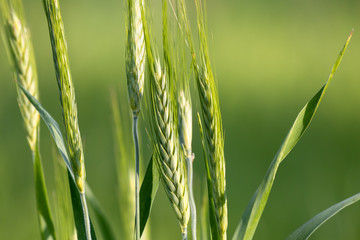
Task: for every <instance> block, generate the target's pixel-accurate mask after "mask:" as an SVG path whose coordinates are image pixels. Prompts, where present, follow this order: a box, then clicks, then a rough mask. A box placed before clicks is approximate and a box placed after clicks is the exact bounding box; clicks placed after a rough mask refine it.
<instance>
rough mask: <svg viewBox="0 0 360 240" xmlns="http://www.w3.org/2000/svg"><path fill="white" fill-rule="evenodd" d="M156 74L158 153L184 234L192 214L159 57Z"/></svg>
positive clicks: (153, 80) (154, 114)
mask: <svg viewBox="0 0 360 240" xmlns="http://www.w3.org/2000/svg"><path fill="white" fill-rule="evenodd" d="M154 73H155V74H154V75H153V76H152V78H151V100H152V110H153V111H152V118H153V130H154V136H155V139H156V153H157V154H158V158H159V168H160V170H161V173H162V179H163V183H164V186H165V190H166V193H167V196H168V198H169V200H170V202H171V203H172V206H173V209H174V210H175V213H176V216H177V218H178V221H179V223H180V227H181V232H182V234H183V236H185V235H186V234H187V224H188V221H189V217H190V209H189V200H188V189H187V184H186V176H185V166H184V162H183V161H182V158H181V157H180V156H179V153H180V152H179V142H178V139H177V132H176V129H177V128H176V126H175V122H174V111H173V105H172V104H173V103H172V98H171V96H170V92H169V86H168V81H166V73H165V72H163V71H162V70H161V65H160V62H159V60H156V62H155V72H154Z"/></svg>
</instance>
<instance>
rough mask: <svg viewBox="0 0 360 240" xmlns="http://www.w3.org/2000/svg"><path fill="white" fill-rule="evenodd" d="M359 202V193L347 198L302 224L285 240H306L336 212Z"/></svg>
mask: <svg viewBox="0 0 360 240" xmlns="http://www.w3.org/2000/svg"><path fill="white" fill-rule="evenodd" d="M359 200H360V193H358V194H355V195H354V196H352V197H349V198H347V199H345V200H343V201H341V202H339V203H337V204H335V205H333V206H331V207H329V208H328V209H326V210H324V211H322V212H321V213H319V214H317V215H316V216H315V217H313V218H312V219H310V220H309V221H307V222H306V223H304V224H303V225H302V226H301V227H299V228H298V229H297V230H296V231H294V232H293V233H292V234H291V235H290V236H288V237H287V238H286V240H306V239H308V238H309V237H310V236H311V235H312V234H313V233H314V232H315V231H316V230H317V229H318V228H319V227H320V226H321V225H322V224H324V223H325V222H326V221H327V220H329V219H330V218H332V217H333V216H335V215H336V214H337V213H338V212H340V211H341V210H343V209H344V208H346V207H348V206H350V205H352V204H354V203H356V202H357V201H359Z"/></svg>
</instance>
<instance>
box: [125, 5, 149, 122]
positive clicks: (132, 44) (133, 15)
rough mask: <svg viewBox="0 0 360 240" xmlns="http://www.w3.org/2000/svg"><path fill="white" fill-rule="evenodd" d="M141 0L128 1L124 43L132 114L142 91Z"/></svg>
mask: <svg viewBox="0 0 360 240" xmlns="http://www.w3.org/2000/svg"><path fill="white" fill-rule="evenodd" d="M142 6H143V1H140V0H129V1H128V21H129V26H128V33H127V34H128V36H127V43H126V76H127V85H128V93H129V101H130V107H131V109H132V111H133V114H134V115H136V116H137V115H139V113H140V102H141V98H142V96H143V92H144V76H145V57H146V56H145V55H146V54H145V38H144V31H143V23H142V17H141V8H142Z"/></svg>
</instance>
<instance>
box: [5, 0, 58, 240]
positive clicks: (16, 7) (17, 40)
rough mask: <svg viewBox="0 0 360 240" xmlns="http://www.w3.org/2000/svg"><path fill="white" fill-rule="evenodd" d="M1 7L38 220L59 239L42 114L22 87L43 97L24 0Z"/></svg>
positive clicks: (44, 235) (44, 231)
mask: <svg viewBox="0 0 360 240" xmlns="http://www.w3.org/2000/svg"><path fill="white" fill-rule="evenodd" d="M1 8H2V17H3V20H4V23H5V33H6V39H7V40H6V41H5V43H7V48H8V51H9V55H10V57H11V61H12V64H13V70H14V77H15V84H16V87H17V99H18V104H19V108H20V112H21V115H22V117H23V120H24V125H25V129H26V137H27V140H28V144H29V147H30V149H31V152H32V157H33V165H34V175H35V191H36V200H37V208H38V222H39V226H40V232H41V238H42V239H56V237H55V230H54V223H53V220H52V215H51V212H50V207H49V201H48V194H47V190H46V187H45V178H44V173H43V166H42V162H41V159H40V149H39V148H40V147H39V144H40V138H39V131H40V125H39V120H40V115H39V113H38V112H37V111H36V109H35V108H34V107H33V106H32V104H31V103H30V102H29V100H28V99H27V97H26V96H25V95H24V93H23V92H22V91H21V90H20V88H19V85H21V86H23V87H24V88H25V89H26V90H27V91H28V92H29V93H30V94H31V95H33V96H34V97H35V98H39V89H38V79H37V74H36V64H35V58H34V53H33V48H32V43H31V39H30V33H29V30H28V29H27V27H26V25H25V19H24V16H23V13H22V3H21V2H20V1H14V2H8V3H5V2H1Z"/></svg>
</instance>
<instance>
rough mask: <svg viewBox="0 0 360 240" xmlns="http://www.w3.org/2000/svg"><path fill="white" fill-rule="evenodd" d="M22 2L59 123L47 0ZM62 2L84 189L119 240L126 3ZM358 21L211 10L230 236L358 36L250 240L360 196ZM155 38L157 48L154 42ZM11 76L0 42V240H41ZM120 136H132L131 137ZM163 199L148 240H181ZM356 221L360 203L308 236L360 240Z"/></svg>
mask: <svg viewBox="0 0 360 240" xmlns="http://www.w3.org/2000/svg"><path fill="white" fill-rule="evenodd" d="M24 2H25V7H24V8H25V14H26V19H27V23H28V25H29V27H30V29H31V34H32V38H33V43H34V48H35V53H36V60H37V66H38V75H39V81H40V95H41V102H42V104H43V106H44V107H45V108H46V109H48V111H49V112H50V113H51V114H52V115H53V116H54V117H55V118H56V119H57V120H58V122H60V123H61V121H62V119H61V110H60V104H59V101H58V99H59V97H58V91H57V85H56V80H55V74H54V68H53V63H52V56H51V49H50V42H49V36H48V32H47V31H48V29H47V24H46V18H45V15H44V13H43V6H42V1H40V0H38V1H24ZM60 4H61V7H62V14H63V20H64V24H65V31H66V35H67V40H68V50H69V57H70V64H71V69H72V75H73V80H74V84H75V88H76V94H77V102H78V108H79V121H80V128H81V134H82V137H83V139H84V146H85V159H86V169H87V180H88V182H89V183H90V185H91V186H92V189H93V191H94V193H95V194H96V195H97V197H98V198H99V200H100V202H101V203H102V204H103V206H104V209H105V211H106V214H107V215H108V216H109V217H110V219H111V220H112V223H113V227H114V229H115V230H116V231H117V235H118V236H120V234H119V233H120V227H119V226H120V224H121V222H120V217H119V214H120V213H119V211H118V199H117V194H116V193H117V191H118V186H117V177H116V167H115V154H114V141H113V127H112V113H111V106H110V96H109V89H116V91H117V92H118V93H119V97H120V98H121V101H122V102H123V103H124V104H125V105H126V104H127V102H126V101H127V95H126V94H127V92H126V88H125V86H126V85H125V82H126V76H125V71H124V68H125V64H124V48H125V24H124V20H125V17H124V8H125V7H124V6H125V3H124V2H123V1H119V0H118V1H115V0H107V1H95V0H76V1H74V0H62V1H60ZM160 5H161V3H160V1H156V2H155V1H154V4H153V7H152V11H153V15H154V24H157V25H159V26H158V27H156V28H159V29H160V21H158V20H157V19H158V18H159V15H160V13H161V8H160ZM193 5H194V4H193V1H188V6H189V8H190V13H189V14H190V16H191V18H194V17H195V15H194V11H193ZM359 13H360V1H357V0H343V1H336V0H317V1H313V0H302V1H301V0H288V1H281V0H275V1H266V0H257V1H242V0H223V1H215V0H208V6H207V17H208V27H209V34H210V38H209V39H210V49H211V55H212V59H213V63H214V69H215V71H216V76H217V79H218V85H219V95H220V103H221V110H222V116H223V125H224V132H225V157H226V164H227V172H226V175H227V193H228V208H229V228H228V230H229V231H228V232H229V238H230V237H231V236H232V234H233V232H234V230H235V228H236V225H237V224H238V222H239V219H240V217H241V214H242V212H243V210H244V209H245V207H246V204H247V202H248V201H249V200H250V198H251V196H252V194H253V193H254V191H255V190H256V188H257V186H258V184H259V183H260V181H261V179H262V177H263V175H264V174H265V171H266V169H267V167H268V165H269V164H270V162H271V160H272V158H273V156H274V155H275V153H276V152H277V150H278V148H279V147H280V144H281V142H282V140H283V138H284V137H285V136H286V133H287V131H288V130H289V128H290V126H291V124H292V122H293V120H294V119H295V117H296V115H297V113H298V112H299V111H300V109H301V108H302V106H303V105H304V104H305V103H306V102H307V101H308V100H309V99H310V98H311V97H312V96H313V95H314V94H315V93H316V92H317V90H318V89H319V88H320V87H321V86H322V84H323V83H324V82H325V81H326V79H327V77H328V74H329V73H330V70H331V67H332V65H333V63H334V61H335V59H336V57H337V54H338V52H339V51H340V49H341V47H342V46H343V44H344V43H345V41H346V38H347V37H348V35H349V34H350V32H351V30H352V28H354V29H355V32H354V35H353V38H352V40H351V42H350V45H349V48H348V51H347V52H346V54H345V57H344V59H343V62H342V64H341V65H340V68H339V70H338V72H337V73H336V75H335V78H334V81H333V82H332V84H331V85H330V87H329V91H328V92H327V94H326V96H325V98H324V101H323V103H322V104H321V106H320V109H319V111H318V113H317V115H316V117H315V119H314V121H313V122H312V124H311V126H310V128H309V129H308V132H307V133H306V134H305V135H304V137H303V138H302V139H301V141H300V142H299V144H298V145H297V147H296V148H295V149H294V150H293V152H292V153H291V154H290V155H289V156H288V157H287V159H286V160H285V161H284V163H283V164H282V165H281V167H280V168H279V172H278V175H277V178H276V181H275V184H274V187H273V190H272V192H271V194H270V198H269V201H268V204H267V207H266V209H265V212H264V214H263V217H262V220H261V221H260V224H259V226H258V230H257V233H256V234H255V239H284V238H285V237H286V236H287V235H288V234H290V233H291V232H292V231H293V230H295V229H296V228H297V227H298V226H300V225H301V224H302V223H304V222H305V221H306V220H308V219H309V218H311V217H312V216H314V215H315V214H316V213H318V212H320V211H321V210H323V209H325V208H327V207H329V206H330V205H332V204H334V203H336V202H339V201H340V200H342V199H345V198H347V197H349V196H351V195H353V194H355V193H357V192H360V181H359V176H360V174H359V172H360V148H359V146H360V94H359V90H360V82H359V81H360V37H359V36H360V35H359V31H360V14H359ZM170 16H172V15H170ZM194 27H195V25H193V28H194ZM155 37H156V39H157V41H158V42H161V36H160V35H157V36H155ZM10 70H11V69H10V66H9V64H8V59H7V56H6V51H5V48H4V45H3V44H1V45H0V79H1V80H0V233H1V236H2V238H3V239H39V235H38V227H37V218H36V207H35V195H34V188H33V182H34V181H33V167H32V162H31V155H30V151H29V149H28V146H27V142H26V139H25V131H24V129H23V126H22V125H23V123H22V119H21V115H20V112H19V110H18V107H17V102H16V94H15V93H16V91H15V86H14V82H13V80H12V75H11V71H10ZM192 86H193V84H192ZM195 97H197V96H196V95H194V100H193V103H194V104H195V106H194V109H195V110H196V108H197V105H198V103H197V98H195ZM125 112H126V111H125ZM124 117H125V116H124ZM126 117H127V116H126ZM146 121H147V120H146V119H142V120H141V122H140V128H141V141H142V149H143V153H142V155H143V158H144V160H147V159H148V158H149V148H150V147H149V142H148V138H147V134H146V131H145V129H144V126H145V124H143V122H146ZM194 127H195V129H194V152H195V155H196V160H195V162H194V164H195V175H196V176H195V186H194V187H195V195H196V196H195V197H196V200H197V204H198V206H200V199H201V197H202V196H201V194H202V192H203V191H204V186H205V185H204V162H203V159H202V150H201V148H200V143H199V133H198V131H197V124H196V123H194ZM127 131H128V133H130V128H129V129H127ZM41 138H42V141H41V152H42V159H43V164H44V166H45V175H46V179H47V182H48V187H49V194H50V200H51V201H52V200H53V198H54V193H53V192H52V189H53V186H54V177H53V172H54V170H53V169H54V167H53V161H52V154H51V150H52V148H53V143H52V140H50V139H51V138H50V136H49V134H48V131H47V129H46V128H45V125H44V124H43V123H42V130H41ZM129 141H132V139H129ZM159 190H160V191H159V194H158V197H157V199H156V202H155V204H154V208H153V212H152V215H151V235H152V239H179V238H180V235H179V232H180V231H179V227H178V224H177V221H176V219H175V215H174V213H173V211H172V209H171V207H170V204H169V203H168V200H167V199H166V196H165V194H164V191H163V189H162V187H160V188H159ZM359 223H360V204H357V205H354V206H351V207H349V208H348V209H346V210H344V211H343V212H341V213H340V214H339V215H337V216H336V217H335V218H334V219H332V220H330V221H329V222H327V223H326V224H325V225H324V226H322V227H321V228H320V229H319V230H318V231H317V232H316V233H315V234H314V236H313V237H312V238H311V239H360V228H359Z"/></svg>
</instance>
